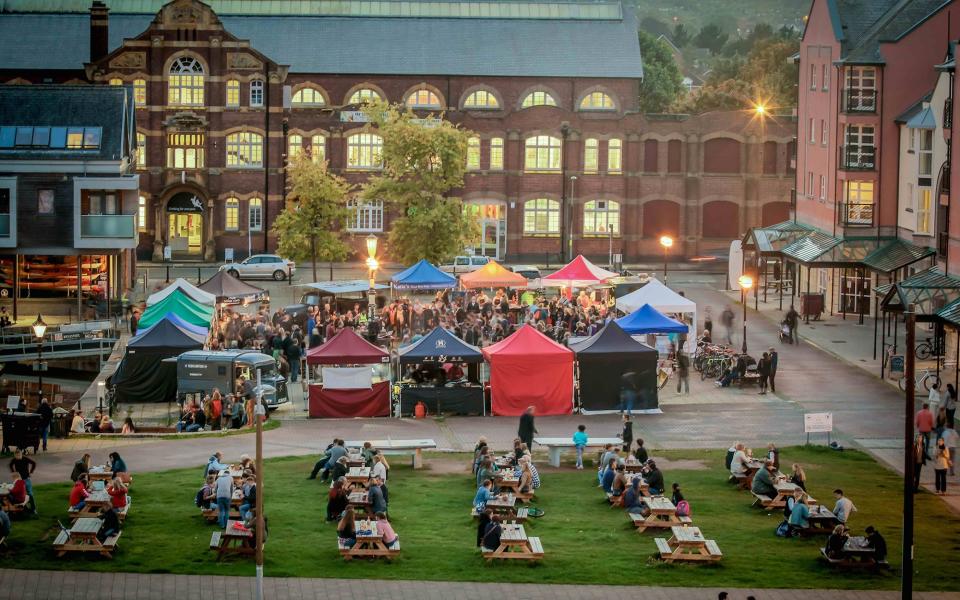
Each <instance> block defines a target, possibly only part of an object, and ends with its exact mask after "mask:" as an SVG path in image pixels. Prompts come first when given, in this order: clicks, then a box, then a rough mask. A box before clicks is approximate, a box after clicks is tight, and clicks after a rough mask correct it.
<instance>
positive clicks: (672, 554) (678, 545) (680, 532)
mask: <svg viewBox="0 0 960 600" xmlns="http://www.w3.org/2000/svg"><path fill="white" fill-rule="evenodd" d="M670 531H671V533H672V534H673V536H672V537H671V538H670V539H669V540H664V539H663V538H657V539H656V540H655V541H656V544H657V551H658V553H659V554H660V558H661V559H663V560H664V561H666V562H673V561H675V560H679V561H717V560H720V559H721V558H722V557H723V554H722V553H721V552H720V548H719V547H718V546H717V544H716V542H714V541H713V540H708V539H706V538H705V537H704V536H703V533H701V531H700V528H699V527H683V526H674V527H671V528H670Z"/></svg>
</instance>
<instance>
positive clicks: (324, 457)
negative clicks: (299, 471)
mask: <svg viewBox="0 0 960 600" xmlns="http://www.w3.org/2000/svg"><path fill="white" fill-rule="evenodd" d="M334 442H336V440H334V441H333V442H330V444H329V445H327V447H326V448H325V449H324V450H323V452H322V453H321V454H320V460H318V461H317V462H316V463H314V465H313V470H312V471H310V476H309V477H307V479H316V478H317V473H319V472H320V471H322V470H324V468H325V467H326V466H327V462H328V461H329V460H330V449H331V448H333V447H334V446H335V445H336V444H334Z"/></svg>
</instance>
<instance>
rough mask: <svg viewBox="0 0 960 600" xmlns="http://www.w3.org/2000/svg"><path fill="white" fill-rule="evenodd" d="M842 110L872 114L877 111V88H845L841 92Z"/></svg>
mask: <svg viewBox="0 0 960 600" xmlns="http://www.w3.org/2000/svg"><path fill="white" fill-rule="evenodd" d="M842 110H843V112H845V113H855V114H861V113H863V114H873V113H876V112H877V90H873V89H858V88H853V89H847V90H845V91H844V92H843V108H842Z"/></svg>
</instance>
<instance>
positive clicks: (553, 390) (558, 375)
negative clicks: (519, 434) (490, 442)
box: [483, 325, 573, 416]
mask: <svg viewBox="0 0 960 600" xmlns="http://www.w3.org/2000/svg"><path fill="white" fill-rule="evenodd" d="M483 356H484V358H486V359H487V362H489V363H490V389H491V392H490V407H491V411H492V412H493V414H495V415H504V416H518V415H520V414H522V413H523V411H524V410H526V408H527V407H528V406H533V407H535V408H536V410H537V414H539V415H568V414H570V413H571V412H572V411H573V352H572V351H571V350H570V349H569V348H565V347H564V346H561V345H560V344H558V343H556V342H554V341H553V340H551V339H550V338H548V337H547V336H545V335H543V334H542V333H540V332H539V331H537V329H536V328H534V327H532V326H530V325H524V326H523V327H521V328H520V329H518V330H517V331H516V332H514V333H513V334H511V335H510V336H509V337H507V338H506V339H504V340H502V341H500V342H497V343H496V344H493V345H492V346H487V347H486V348H484V349H483Z"/></svg>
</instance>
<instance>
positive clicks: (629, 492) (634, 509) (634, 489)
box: [623, 477, 647, 514]
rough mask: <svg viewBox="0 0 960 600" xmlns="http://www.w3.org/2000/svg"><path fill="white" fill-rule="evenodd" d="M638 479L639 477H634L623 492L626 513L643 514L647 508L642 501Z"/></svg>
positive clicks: (639, 479)
mask: <svg viewBox="0 0 960 600" xmlns="http://www.w3.org/2000/svg"><path fill="white" fill-rule="evenodd" d="M640 481H641V478H640V477H634V478H633V479H632V480H631V481H630V485H628V486H627V488H626V490H624V492H623V507H624V508H625V509H626V510H627V512H628V513H634V514H644V513H645V512H646V510H647V505H646V504H644V503H643V492H642V491H641V490H640Z"/></svg>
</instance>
